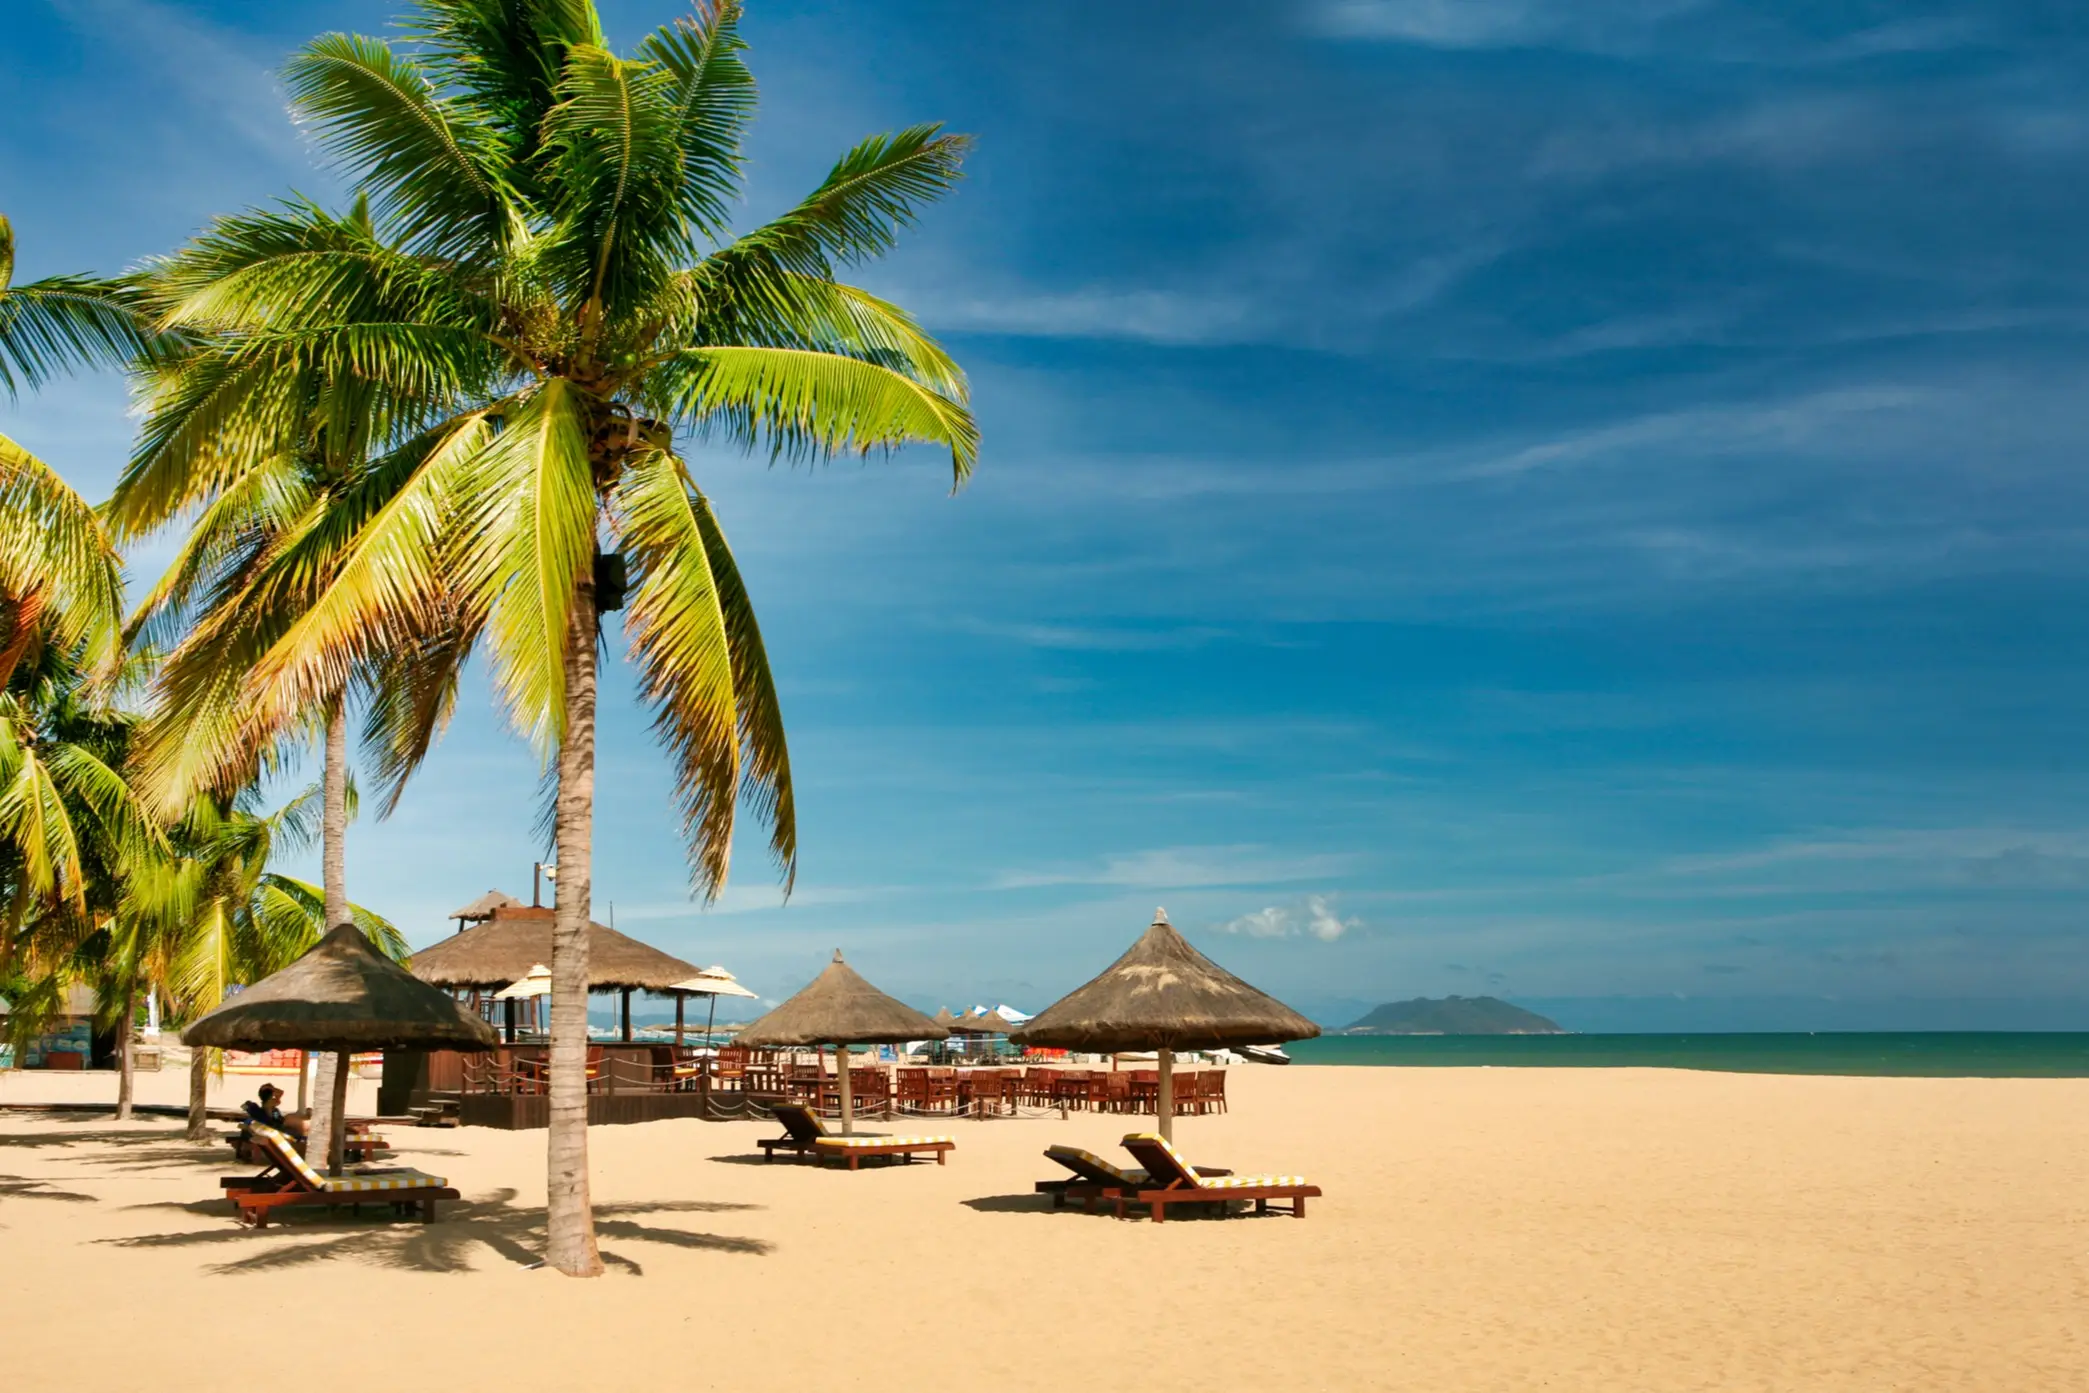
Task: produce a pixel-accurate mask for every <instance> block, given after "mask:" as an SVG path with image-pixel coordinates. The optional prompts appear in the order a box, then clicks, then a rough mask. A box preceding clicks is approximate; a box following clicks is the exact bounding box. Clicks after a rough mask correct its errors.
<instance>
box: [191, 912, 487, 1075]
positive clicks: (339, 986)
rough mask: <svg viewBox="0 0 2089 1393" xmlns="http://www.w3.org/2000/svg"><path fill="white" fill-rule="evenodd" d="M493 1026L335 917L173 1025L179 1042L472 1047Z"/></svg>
mask: <svg viewBox="0 0 2089 1393" xmlns="http://www.w3.org/2000/svg"><path fill="white" fill-rule="evenodd" d="M498 1039H499V1037H498V1036H496V1035H495V1034H494V1030H493V1027H492V1026H490V1025H487V1024H486V1023H485V1022H484V1021H482V1020H480V1019H479V1018H478V1017H476V1016H474V1015H472V1014H471V1013H470V1012H469V1011H466V1010H465V1009H464V1008H463V1007H461V1006H459V1005H458V1004H457V1003H456V1002H454V1001H452V1000H451V999H450V998H449V997H448V996H447V995H446V994H444V993H443V992H440V991H437V990H436V989H435V988H434V987H431V986H429V985H428V984H427V983H425V982H419V981H416V980H415V979H414V977H413V974H412V973H410V972H408V971H407V970H406V969H405V968H403V967H401V966H399V964H397V963H395V962H393V961H392V960H391V959H390V958H387V957H385V956H384V955H383V954H382V953H379V952H378V951H377V950H376V949H375V948H373V947H371V946H370V940H369V939H367V938H365V937H363V935H362V932H361V931H360V930H359V929H357V928H356V927H355V926H354V925H353V924H336V925H335V926H334V927H333V929H332V930H331V931H329V932H328V933H327V935H326V937H324V938H322V939H320V940H319V942H318V944H317V945H315V946H314V947H313V948H312V949H311V950H310V951H309V952H307V953H306V954H305V955H304V956H303V957H301V958H299V959H298V960H297V961H296V962H294V963H292V964H291V965H290V966H288V967H286V968H284V969H283V970H282V971H281V972H278V973H274V974H272V975H271V976H268V977H264V978H262V979H261V980H260V981H259V982H256V983H255V984H254V985H253V986H251V987H248V988H247V989H246V990H245V991H243V992H241V993H240V994H239V995H238V996H235V997H233V998H232V999H231V1000H230V1001H227V1002H226V1003H225V1004H224V1005H222V1006H220V1007H218V1008H217V1009H216V1010H215V1011H212V1012H210V1013H209V1014H207V1015H205V1016H203V1017H202V1018H200V1019H199V1020H197V1021H196V1022H195V1023H194V1024H192V1025H191V1026H189V1028H188V1029H187V1030H184V1031H183V1032H181V1042H182V1043H183V1044H185V1045H212V1046H216V1047H218V1048H220V1049H225V1048H231V1049H277V1048H283V1047H299V1048H306V1049H320V1048H330V1049H336V1050H347V1049H379V1048H385V1047H393V1048H414V1049H455V1050H480V1049H486V1048H489V1047H491V1046H492V1045H494V1044H496V1043H498Z"/></svg>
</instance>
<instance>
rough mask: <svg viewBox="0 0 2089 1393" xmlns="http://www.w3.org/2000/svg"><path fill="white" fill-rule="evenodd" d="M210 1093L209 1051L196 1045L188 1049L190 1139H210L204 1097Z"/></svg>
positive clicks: (208, 1119)
mask: <svg viewBox="0 0 2089 1393" xmlns="http://www.w3.org/2000/svg"><path fill="white" fill-rule="evenodd" d="M209 1093H210V1051H209V1050H207V1049H205V1048H203V1046H201V1045H198V1046H196V1048H194V1049H192V1050H190V1051H189V1131H188V1138H189V1140H190V1141H209V1140H210V1110H209V1108H208V1107H207V1106H206V1101H205V1100H206V1099H207V1098H208V1096H209Z"/></svg>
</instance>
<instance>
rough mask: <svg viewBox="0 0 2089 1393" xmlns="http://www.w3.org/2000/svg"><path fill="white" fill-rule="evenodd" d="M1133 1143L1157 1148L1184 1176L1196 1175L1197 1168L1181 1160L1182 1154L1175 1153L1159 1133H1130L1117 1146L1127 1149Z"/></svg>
mask: <svg viewBox="0 0 2089 1393" xmlns="http://www.w3.org/2000/svg"><path fill="white" fill-rule="evenodd" d="M1133 1142H1144V1143H1145V1144H1146V1145H1148V1146H1153V1147H1158V1148H1159V1149H1160V1150H1161V1151H1163V1152H1165V1153H1167V1157H1168V1159H1169V1160H1171V1161H1173V1162H1174V1163H1175V1164H1176V1165H1177V1166H1178V1167H1180V1168H1181V1171H1182V1173H1183V1174H1184V1175H1186V1176H1191V1177H1194V1176H1195V1175H1196V1174H1197V1168H1196V1167H1195V1166H1193V1165H1191V1164H1190V1163H1189V1162H1188V1161H1185V1160H1183V1159H1182V1153H1181V1152H1179V1151H1177V1150H1176V1149H1175V1148H1174V1146H1173V1145H1172V1144H1170V1143H1169V1141H1168V1139H1167V1138H1166V1137H1164V1136H1162V1135H1161V1134H1160V1133H1158V1132H1132V1133H1130V1134H1129V1135H1127V1136H1126V1137H1125V1139H1124V1140H1123V1141H1121V1142H1119V1143H1118V1145H1119V1146H1127V1147H1128V1146H1130V1145H1131V1144H1132V1143H1133Z"/></svg>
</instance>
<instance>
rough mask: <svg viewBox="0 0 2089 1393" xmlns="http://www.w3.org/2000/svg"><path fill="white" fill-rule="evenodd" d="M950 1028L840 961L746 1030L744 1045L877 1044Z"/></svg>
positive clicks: (932, 1036)
mask: <svg viewBox="0 0 2089 1393" xmlns="http://www.w3.org/2000/svg"><path fill="white" fill-rule="evenodd" d="M949 1034H950V1032H949V1030H947V1029H946V1028H944V1027H943V1026H941V1025H938V1024H937V1023H936V1022H935V1021H932V1020H930V1019H929V1018H928V1017H927V1016H924V1015H922V1014H921V1013H920V1012H919V1011H917V1010H915V1009H914V1008H913V1007H911V1006H909V1005H907V1003H906V1002H904V1001H900V1000H898V999H897V998H895V997H890V996H887V995H885V993H883V992H881V991H879V990H878V989H877V988H876V987H873V986H872V985H871V984H870V983H868V982H866V981H864V980H863V978H861V977H860V976H858V975H857V973H856V969H854V968H853V967H850V966H849V965H848V964H847V963H845V962H843V961H842V960H841V950H840V949H839V948H837V949H835V950H834V961H833V962H831V963H829V964H827V970H826V971H824V972H822V973H821V974H820V975H819V976H817V977H815V978H813V979H812V982H811V984H810V985H809V986H807V987H806V988H805V990H803V991H801V992H799V993H798V994H797V995H796V996H794V997H792V998H791V999H790V1000H789V1001H786V1002H784V1003H783V1005H781V1006H779V1007H777V1008H776V1009H775V1010H774V1011H771V1012H770V1013H769V1014H768V1015H766V1016H763V1017H762V1018H761V1019H760V1020H758V1021H756V1022H755V1023H754V1024H752V1025H750V1026H748V1027H747V1028H746V1029H745V1030H743V1031H741V1032H740V1033H739V1035H738V1037H737V1038H736V1043H738V1044H742V1045H756V1046H763V1047H767V1046H773V1045H872V1044H881V1043H882V1044H890V1043H893V1042H896V1041H901V1040H941V1039H944V1038H946V1037H947V1036H948V1035H949Z"/></svg>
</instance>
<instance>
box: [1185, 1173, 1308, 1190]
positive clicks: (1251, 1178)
mask: <svg viewBox="0 0 2089 1393" xmlns="http://www.w3.org/2000/svg"><path fill="white" fill-rule="evenodd" d="M1306 1183H1307V1181H1306V1178H1305V1177H1304V1176H1302V1175H1207V1176H1205V1177H1203V1178H1202V1179H1200V1180H1199V1181H1198V1182H1197V1188H1198V1189H1200V1190H1265V1189H1267V1190H1274V1189H1280V1188H1282V1189H1289V1188H1290V1187H1292V1186H1297V1185H1304V1184H1306Z"/></svg>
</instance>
